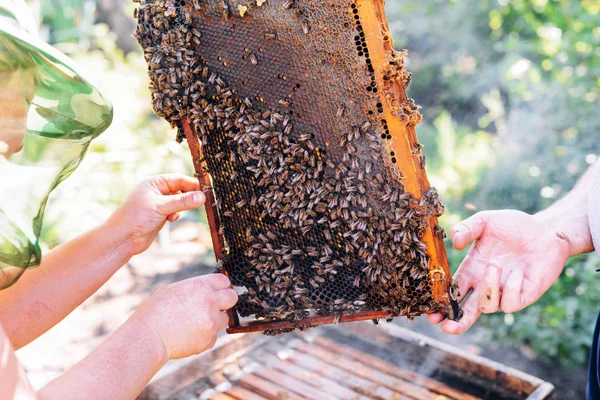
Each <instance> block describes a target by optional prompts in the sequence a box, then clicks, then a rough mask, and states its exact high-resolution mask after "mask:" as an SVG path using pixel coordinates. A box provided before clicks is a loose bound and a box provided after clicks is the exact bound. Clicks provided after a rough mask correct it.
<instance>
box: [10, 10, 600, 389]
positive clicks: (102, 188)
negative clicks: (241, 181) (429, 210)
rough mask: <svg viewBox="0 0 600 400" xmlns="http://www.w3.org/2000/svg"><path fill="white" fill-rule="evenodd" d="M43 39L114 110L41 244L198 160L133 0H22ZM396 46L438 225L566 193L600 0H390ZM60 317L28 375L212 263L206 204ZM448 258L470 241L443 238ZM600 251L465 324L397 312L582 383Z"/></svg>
mask: <svg viewBox="0 0 600 400" xmlns="http://www.w3.org/2000/svg"><path fill="white" fill-rule="evenodd" d="M29 4H30V6H31V8H32V12H33V13H34V15H35V16H36V18H37V19H38V20H39V21H40V24H41V34H42V36H43V37H44V39H45V40H47V41H48V42H49V43H51V44H52V45H54V46H55V47H57V48H58V49H60V50H61V51H63V52H65V53H67V54H68V55H69V56H71V57H72V58H73V59H75V60H76V61H77V62H78V63H80V64H81V65H82V66H83V67H84V70H86V71H87V75H88V77H89V78H90V80H92V81H93V82H95V83H96V84H97V85H98V86H99V87H100V88H102V89H103V90H104V91H105V92H106V93H107V95H108V96H109V97H110V98H111V100H112V102H113V104H114V107H115V120H114V123H113V125H112V126H111V128H110V129H109V130H108V131H107V132H106V133H104V134H103V135H102V136H100V137H99V138H98V139H97V140H96V141H95V142H94V143H93V145H92V146H91V149H90V152H89V154H88V156H87V158H86V159H85V160H84V162H83V164H82V165H81V167H80V168H79V170H78V171H77V172H76V173H75V174H74V175H73V176H72V177H71V178H69V179H68V180H67V181H66V182H65V183H63V184H62V185H61V186H60V187H59V188H58V190H57V191H56V192H55V193H54V194H53V196H52V199H51V204H50V205H49V207H48V214H47V219H46V221H45V228H44V237H43V244H44V247H45V248H46V249H50V248H52V247H54V246H56V245H58V244H59V243H61V242H64V241H66V240H68V239H70V238H73V237H74V236H76V235H78V234H80V233H81V232H84V231H86V230H88V229H90V228H91V227H93V226H95V225H97V224H99V223H101V222H102V221H103V220H104V219H105V218H106V217H107V216H108V215H109V214H110V213H111V212H112V210H114V208H115V207H116V206H117V205H118V204H119V203H120V202H121V201H122V200H123V199H124V197H125V196H126V195H127V194H128V193H129V192H130V191H131V190H132V189H133V187H134V186H135V185H136V183H138V182H139V181H140V180H142V179H143V178H145V177H147V176H149V175H152V174H158V173H165V172H182V173H188V174H191V173H192V171H191V162H190V156H189V153H188V150H187V148H186V147H185V144H181V145H180V144H177V143H176V142H175V140H174V138H175V133H174V131H172V130H171V129H170V128H169V126H168V125H167V124H166V123H165V122H164V121H162V120H159V119H158V118H156V117H155V116H154V114H153V112H152V109H151V106H150V99H149V93H148V90H147V88H146V86H147V76H146V65H145V62H144V59H143V57H142V54H141V51H140V49H139V47H138V45H137V43H136V42H135V40H134V39H132V37H131V33H132V32H133V29H134V27H135V21H134V20H133V9H134V7H133V4H132V3H130V2H129V1H127V0H44V1H41V0H31V1H29ZM386 8H387V12H388V19H389V22H390V26H391V29H392V31H393V34H394V39H395V42H396V47H397V48H399V49H407V50H408V51H409V59H408V68H409V70H410V71H411V72H412V73H413V80H412V82H413V83H412V86H411V87H410V89H409V96H411V97H413V98H415V100H416V101H417V103H418V104H420V105H421V106H422V107H423V109H422V112H423V114H424V122H423V123H422V124H421V125H419V126H418V129H417V132H418V134H419V138H420V140H421V142H422V143H424V144H425V153H426V154H427V157H428V160H429V161H428V172H429V175H430V180H431V182H432V184H433V185H434V186H436V187H437V188H438V190H439V191H440V192H441V194H442V198H443V199H444V200H445V204H446V206H447V210H448V212H447V214H446V215H445V216H444V217H443V218H442V224H443V225H444V227H446V228H449V227H450V226H451V225H452V224H454V223H456V222H458V221H460V220H461V219H463V218H465V217H468V216H470V215H472V214H473V213H475V212H476V211H478V210H487V209H503V208H514V209H519V210H523V211H526V212H530V213H534V212H536V211H539V210H541V209H543V208H544V207H546V206H548V205H550V204H551V203H552V202H554V201H555V200H557V199H558V198H560V197H561V196H563V195H564V194H565V193H567V192H568V191H569V190H570V189H571V188H572V186H573V185H574V184H575V182H576V181H577V179H578V177H579V176H581V175H582V174H583V173H584V172H585V171H586V169H587V168H589V166H590V165H591V164H593V163H594V162H595V161H596V159H597V154H598V152H599V148H598V145H599V141H598V138H599V133H600V113H599V112H598V107H599V105H600V100H599V99H598V97H599V95H600V46H599V45H600V27H599V26H598V20H599V18H600V1H598V0H577V1H574V0H472V1H457V0H428V1H422V0H413V1H411V0H402V1H395V0H394V1H388V2H387V5H386ZM159 239H160V240H159V241H158V243H156V244H155V246H153V247H152V248H151V249H150V251H149V252H148V253H147V254H144V255H142V256H140V257H137V258H135V259H133V260H132V262H131V263H130V264H129V265H127V266H126V268H124V269H123V270H121V271H119V272H118V274H117V275H116V276H115V277H114V278H113V279H112V280H111V281H110V282H109V283H108V284H107V285H106V286H105V287H103V288H102V289H101V290H100V292H99V293H98V294H97V295H96V296H94V297H93V298H92V299H90V300H89V301H88V302H86V303H85V304H84V305H83V307H81V308H80V309H78V310H77V311H76V312H74V313H73V314H72V315H71V316H69V317H68V318H67V319H66V320H65V321H64V322H63V323H61V324H60V325H59V326H57V328H55V329H53V330H52V331H50V332H49V333H48V334H47V335H45V336H44V337H42V338H40V339H39V340H38V341H37V342H35V343H33V344H32V345H30V346H28V347H27V348H25V349H23V350H21V351H20V352H19V356H20V357H21V359H22V361H23V362H24V363H25V366H26V368H27V370H28V372H29V375H30V378H31V379H32V380H33V381H34V384H35V385H38V386H39V385H42V384H43V383H45V382H47V381H48V380H49V379H52V378H53V377H54V376H56V375H57V374H59V373H60V372H62V371H63V370H64V369H66V368H68V367H70V366H71V365H72V364H73V363H74V362H76V361H78V360H79V359H80V358H82V357H83V356H84V355H85V354H87V352H89V351H90V350H91V349H92V348H93V347H94V346H95V345H97V344H98V343H99V341H101V340H102V338H104V337H105V336H106V335H107V334H109V333H110V332H111V331H112V330H114V329H115V328H116V327H117V326H118V325H119V324H120V323H122V322H123V320H124V319H126V318H127V316H128V315H129V314H130V313H131V312H132V311H133V310H134V309H135V308H136V307H137V306H138V305H139V303H140V302H141V301H143V300H144V299H145V298H147V297H148V296H149V295H150V294H151V293H152V292H153V291H155V290H156V289H157V288H158V287H160V286H161V285H164V284H167V283H169V282H171V281H173V280H177V279H181V278H185V277H187V276H192V275H197V274H198V273H203V272H208V271H210V270H211V268H212V267H211V266H212V265H213V264H214V261H213V258H212V254H211V253H210V247H211V245H210V237H209V235H208V228H207V226H206V223H205V219H204V216H203V215H202V214H201V212H189V213H187V214H185V216H184V218H183V220H182V221H178V222H177V223H176V224H175V225H173V226H171V227H170V228H169V229H165V230H164V232H162V233H161V236H160V238H159ZM450 247H451V246H448V249H449V256H450V262H451V265H452V267H453V269H456V268H457V267H458V265H459V264H460V262H461V259H462V257H464V255H465V252H456V251H454V250H452V249H451V248H450ZM598 267H599V266H598V259H597V257H596V256H595V255H590V256H583V257H578V258H574V259H571V260H570V261H569V263H568V265H567V266H566V268H565V271H564V273H563V274H562V276H561V277H560V279H559V281H558V282H557V283H556V284H555V285H554V287H553V288H552V289H551V290H550V291H549V292H548V293H546V294H545V295H544V296H543V297H542V298H541V300H540V301H538V302H537V303H536V304H535V305H533V306H530V307H528V308H527V309H525V310H524V311H521V312H519V313H516V314H514V315H504V314H501V313H500V314H497V315H492V316H483V317H482V318H481V319H480V320H479V322H478V323H477V325H476V326H475V327H473V328H472V329H471V331H469V333H468V334H467V335H464V336H461V337H459V338H455V337H448V336H445V335H443V334H440V331H439V328H437V327H434V326H431V325H429V324H428V323H427V322H426V321H424V320H423V319H417V321H415V322H413V323H410V324H407V323H406V322H405V321H398V322H397V323H400V324H402V325H408V327H410V328H412V329H415V330H419V331H421V332H423V333H426V334H430V335H433V336H435V337H437V338H439V339H441V340H444V341H450V342H451V343H454V344H457V345H459V346H461V347H463V348H466V349H468V350H469V351H472V352H475V353H479V354H482V355H484V356H487V357H490V358H492V359H495V360H497V361H500V362H502V363H504V364H507V365H510V366H512V367H516V368H519V369H522V370H525V371H527V372H530V373H533V374H534V375H537V376H539V377H541V378H543V379H546V380H549V381H551V382H553V383H554V384H555V385H557V386H558V387H559V396H558V398H582V397H583V396H584V395H583V394H584V390H585V382H586V364H587V357H588V353H589V346H590V343H591V340H592V334H593V328H594V323H595V319H596V316H597V313H598V309H599V306H598V304H600V287H599V279H598V276H597V275H598V274H597V273H596V272H595V270H596V268H598Z"/></svg>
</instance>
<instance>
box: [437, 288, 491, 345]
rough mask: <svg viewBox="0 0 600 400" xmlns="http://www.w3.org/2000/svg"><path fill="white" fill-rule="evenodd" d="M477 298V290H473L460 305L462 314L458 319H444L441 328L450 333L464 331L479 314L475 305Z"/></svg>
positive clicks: (457, 333) (456, 333) (458, 333)
mask: <svg viewBox="0 0 600 400" xmlns="http://www.w3.org/2000/svg"><path fill="white" fill-rule="evenodd" d="M478 299H479V292H478V290H474V291H473V293H471V295H470V296H469V298H468V299H467V300H466V301H465V303H464V304H463V305H461V308H462V311H463V316H462V318H461V319H460V321H458V322H456V321H451V320H449V319H447V320H446V321H444V322H442V325H441V328H442V330H443V331H444V332H446V333H448V334H451V335H460V334H461V333H465V332H466V331H467V330H468V329H469V328H470V327H471V326H472V325H473V324H474V323H475V321H477V318H479V316H480V315H481V311H480V310H479V308H478V307H477V301H478Z"/></svg>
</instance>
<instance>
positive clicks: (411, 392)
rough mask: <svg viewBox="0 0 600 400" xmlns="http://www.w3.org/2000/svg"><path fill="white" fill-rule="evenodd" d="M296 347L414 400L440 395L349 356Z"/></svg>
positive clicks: (305, 346)
mask: <svg viewBox="0 0 600 400" xmlns="http://www.w3.org/2000/svg"><path fill="white" fill-rule="evenodd" d="M296 349H297V350H299V351H302V352H304V353H306V354H310V355H312V356H314V357H316V358H319V359H321V360H323V361H325V362H327V363H329V364H331V365H334V366H336V367H338V368H341V369H343V370H345V371H349V372H352V373H354V374H356V375H358V376H360V377H361V378H364V379H368V380H371V381H372V382H376V383H378V384H380V385H382V386H385V387H387V388H389V389H392V390H397V391H398V392H400V393H402V394H404V395H406V396H409V397H411V398H413V399H415V400H438V399H439V397H440V395H439V394H436V393H433V392H430V391H429V390H427V389H425V388H423V387H421V386H417V385H413V384H410V383H408V382H406V381H404V380H402V379H398V378H396V377H394V376H392V375H389V374H386V373H384V372H381V371H378V370H374V369H373V368H370V367H368V366H366V365H364V364H362V363H360V362H358V361H355V360H353V359H351V358H349V357H346V356H344V355H341V354H335V353H333V352H331V351H329V350H326V349H324V348H322V347H318V346H314V345H310V344H302V345H300V346H298V347H297V348H296Z"/></svg>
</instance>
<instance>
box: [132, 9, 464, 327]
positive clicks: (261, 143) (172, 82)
mask: <svg viewBox="0 0 600 400" xmlns="http://www.w3.org/2000/svg"><path fill="white" fill-rule="evenodd" d="M137 14H138V20H139V23H138V30H137V32H136V36H137V38H138V40H139V41H140V43H141V45H142V47H143V48H144V53H145V57H146V60H147V61H148V64H149V75H150V78H151V85H150V90H151V92H152V97H153V102H154V109H155V111H156V113H157V115H159V116H161V117H164V118H166V119H167V120H168V121H169V122H171V124H173V125H174V126H177V127H178V128H179V138H180V139H182V138H184V137H185V138H187V140H188V142H189V144H190V148H191V150H192V155H193V157H194V162H195V167H196V171H197V173H198V175H199V177H200V179H201V182H202V183H203V186H204V188H205V190H206V191H207V192H208V194H209V197H208V202H207V213H208V217H209V222H210V224H211V230H212V233H213V242H214V244H215V253H216V254H217V257H218V258H219V259H220V260H221V262H222V266H223V272H224V273H226V274H227V275H228V276H229V277H230V279H231V281H232V283H233V284H234V286H237V287H240V288H243V290H244V291H245V293H244V294H242V295H241V296H240V301H239V303H238V305H237V306H236V308H235V310H234V311H233V312H231V313H230V317H231V318H230V322H231V324H230V325H231V326H230V329H229V331H230V332H239V331H243V330H267V331H269V332H270V333H280V332H284V331H287V330H291V329H294V328H306V327H309V326H314V325H318V324H322V323H331V322H337V321H339V322H344V321H347V320H356V319H373V318H391V317H393V316H399V315H404V316H408V317H414V316H416V315H420V314H424V313H432V312H441V313H444V314H446V315H448V316H450V317H451V318H456V317H458V313H459V310H458V306H457V304H456V303H455V302H454V301H453V300H452V299H451V296H450V295H449V290H450V288H449V286H450V281H451V277H450V272H449V269H448V265H447V260H446V255H445V252H444V248H443V243H442V241H441V238H442V236H443V231H441V229H440V228H439V227H438V226H437V217H438V216H439V215H440V214H441V213H442V212H443V207H442V205H441V203H440V201H439V200H438V197H437V193H436V192H435V190H434V189H431V188H429V184H428V182H427V178H426V175H425V171H424V167H425V158H424V156H422V155H421V152H420V145H419V144H418V143H417V141H416V136H415V134H414V129H413V127H414V125H415V124H416V123H418V122H419V121H420V119H421V116H420V114H419V112H418V108H417V107H416V106H415V104H414V102H412V100H409V99H407V98H406V96H405V93H404V86H405V85H407V84H408V82H409V79H410V74H408V73H407V72H406V71H405V69H404V63H403V58H402V57H403V54H402V53H397V52H394V50H393V48H392V45H391V41H390V39H389V31H388V29H387V23H386V22H385V19H384V14H383V7H382V4H381V1H377V0H362V1H359V0H357V1H349V0H347V1H329V2H328V1H325V2H323V1H317V0H294V1H292V0H268V1H263V0H257V1H251V2H248V1H221V0H205V1H200V0H193V1H191V0H190V1H183V0H180V1H162V0H144V1H143V2H142V4H141V6H140V8H139V10H138V12H137ZM208 174H210V179H209V177H208ZM211 184H212V188H211V187H210V185H211ZM213 192H214V197H213V196H212V194H213ZM214 198H216V201H213V199H214ZM238 315H239V316H241V317H251V318H252V319H253V320H254V321H253V322H251V323H250V324H243V326H240V324H239V319H238Z"/></svg>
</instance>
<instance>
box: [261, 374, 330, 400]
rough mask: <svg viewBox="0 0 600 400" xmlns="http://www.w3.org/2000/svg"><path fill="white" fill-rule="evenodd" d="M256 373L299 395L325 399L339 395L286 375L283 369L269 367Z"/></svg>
mask: <svg viewBox="0 0 600 400" xmlns="http://www.w3.org/2000/svg"><path fill="white" fill-rule="evenodd" d="M254 375H256V376H258V377H260V378H263V379H266V380H268V381H271V382H273V383H275V384H277V385H279V386H281V387H283V388H286V389H288V390H290V391H292V392H294V393H296V394H297V395H299V396H302V397H306V398H307V399H311V400H325V399H331V400H334V399H336V398H337V397H335V396H332V395H331V394H328V393H326V392H324V391H322V390H319V389H317V388H316V387H314V386H311V385H308V384H306V383H304V382H302V381H299V380H298V379H296V378H294V377H292V376H289V375H286V374H284V373H282V372H281V371H277V370H274V369H271V368H268V369H260V370H258V371H256V372H255V373H254Z"/></svg>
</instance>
